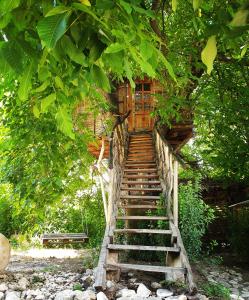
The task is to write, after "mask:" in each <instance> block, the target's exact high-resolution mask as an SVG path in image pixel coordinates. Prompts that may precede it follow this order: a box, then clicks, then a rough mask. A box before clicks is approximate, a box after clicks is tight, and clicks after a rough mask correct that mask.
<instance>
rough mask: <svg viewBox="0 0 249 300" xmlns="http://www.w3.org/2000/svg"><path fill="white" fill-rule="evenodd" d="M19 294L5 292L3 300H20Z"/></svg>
mask: <svg viewBox="0 0 249 300" xmlns="http://www.w3.org/2000/svg"><path fill="white" fill-rule="evenodd" d="M20 299H21V298H20V293H18V292H15V291H12V292H7V293H6V297H5V300H20Z"/></svg>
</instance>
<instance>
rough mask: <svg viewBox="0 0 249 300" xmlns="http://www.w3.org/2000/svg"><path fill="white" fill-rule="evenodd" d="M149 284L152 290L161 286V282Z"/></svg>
mask: <svg viewBox="0 0 249 300" xmlns="http://www.w3.org/2000/svg"><path fill="white" fill-rule="evenodd" d="M150 286H151V287H152V288H153V289H154V290H157V289H160V288H162V285H161V283H159V282H152V283H151V285H150Z"/></svg>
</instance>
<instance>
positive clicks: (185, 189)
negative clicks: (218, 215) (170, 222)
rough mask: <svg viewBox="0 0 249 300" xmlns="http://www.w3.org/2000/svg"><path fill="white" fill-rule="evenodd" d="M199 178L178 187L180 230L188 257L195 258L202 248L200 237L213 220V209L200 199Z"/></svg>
mask: <svg viewBox="0 0 249 300" xmlns="http://www.w3.org/2000/svg"><path fill="white" fill-rule="evenodd" d="M200 192H201V186H200V180H199V179H198V178H197V179H196V180H195V181H194V182H191V181H189V182H188V183H187V184H186V185H183V184H181V185H180V188H179V204H180V211H179V213H180V231H181V235H182V239H183V242H184V245H185V247H186V251H187V252H188V255H189V257H190V259H195V258H197V257H198V256H199V255H200V253H201V250H202V237H203V236H204V234H205V233H206V231H207V229H208V225H209V224H210V223H211V222H212V221H213V220H214V210H213V209H211V208H210V207H209V206H208V205H207V204H205V203H204V202H203V200H202V199H201V194H200Z"/></svg>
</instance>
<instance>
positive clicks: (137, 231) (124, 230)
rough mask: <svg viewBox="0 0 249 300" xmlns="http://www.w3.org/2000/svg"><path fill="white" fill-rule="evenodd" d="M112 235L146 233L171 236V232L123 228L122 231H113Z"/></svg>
mask: <svg viewBox="0 0 249 300" xmlns="http://www.w3.org/2000/svg"><path fill="white" fill-rule="evenodd" d="M114 233H117V234H122V233H146V234H169V235H170V234H172V231H171V230H163V229H140V228H123V229H115V230H114Z"/></svg>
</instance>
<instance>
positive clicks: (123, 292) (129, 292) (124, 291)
mask: <svg viewBox="0 0 249 300" xmlns="http://www.w3.org/2000/svg"><path fill="white" fill-rule="evenodd" d="M135 295H136V292H135V291H134V290H128V289H126V288H125V289H122V290H119V291H118V292H117V293H116V297H126V298H130V297H132V296H135Z"/></svg>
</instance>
